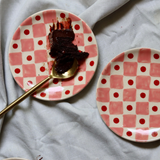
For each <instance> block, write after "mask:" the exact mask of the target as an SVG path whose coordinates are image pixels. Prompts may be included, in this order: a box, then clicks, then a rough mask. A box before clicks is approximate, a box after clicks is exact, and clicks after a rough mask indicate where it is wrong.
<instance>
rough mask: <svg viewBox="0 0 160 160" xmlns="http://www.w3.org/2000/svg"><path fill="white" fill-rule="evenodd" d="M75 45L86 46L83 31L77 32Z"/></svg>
mask: <svg viewBox="0 0 160 160" xmlns="http://www.w3.org/2000/svg"><path fill="white" fill-rule="evenodd" d="M73 44H74V45H77V46H84V35H83V33H75V39H74V41H73Z"/></svg>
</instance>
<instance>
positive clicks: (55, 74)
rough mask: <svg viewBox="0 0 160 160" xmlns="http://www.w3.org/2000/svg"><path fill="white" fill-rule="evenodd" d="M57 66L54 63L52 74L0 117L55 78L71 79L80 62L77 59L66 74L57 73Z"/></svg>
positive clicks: (13, 103) (5, 110) (14, 102)
mask: <svg viewBox="0 0 160 160" xmlns="http://www.w3.org/2000/svg"><path fill="white" fill-rule="evenodd" d="M55 64H56V61H54V63H53V66H52V71H51V74H50V75H49V76H48V77H47V78H46V79H44V80H42V81H41V82H39V83H38V84H36V85H35V86H33V87H32V88H31V89H30V90H28V91H27V92H26V93H24V94H23V95H22V96H20V97H19V98H18V99H16V100H15V101H13V102H12V103H11V104H10V105H8V106H7V107H6V108H4V109H3V110H2V111H1V112H0V117H1V116H2V115H4V114H5V113H7V112H8V111H9V110H10V109H12V108H13V107H14V106H16V105H17V104H19V103H20V102H22V101H23V100H24V99H26V98H27V97H28V96H29V95H31V94H33V93H34V92H35V91H36V90H37V89H38V88H39V87H41V86H42V85H43V84H45V83H46V82H47V81H49V80H50V79H54V78H56V79H68V78H71V77H73V76H74V75H75V74H76V71H77V69H78V61H77V60H76V59H74V62H73V65H72V67H71V68H70V69H69V70H68V71H66V72H64V73H61V74H60V73H57V72H56V70H55Z"/></svg>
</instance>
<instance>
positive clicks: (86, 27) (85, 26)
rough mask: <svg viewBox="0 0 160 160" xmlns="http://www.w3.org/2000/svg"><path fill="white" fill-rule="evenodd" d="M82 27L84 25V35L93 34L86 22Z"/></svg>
mask: <svg viewBox="0 0 160 160" xmlns="http://www.w3.org/2000/svg"><path fill="white" fill-rule="evenodd" d="M82 25H83V33H92V32H91V29H90V28H89V26H87V25H86V23H85V22H84V21H82Z"/></svg>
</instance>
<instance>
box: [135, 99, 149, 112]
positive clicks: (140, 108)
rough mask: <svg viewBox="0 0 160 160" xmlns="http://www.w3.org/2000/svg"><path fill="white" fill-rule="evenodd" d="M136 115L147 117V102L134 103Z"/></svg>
mask: <svg viewBox="0 0 160 160" xmlns="http://www.w3.org/2000/svg"><path fill="white" fill-rule="evenodd" d="M136 114H141V115H148V114H149V102H136Z"/></svg>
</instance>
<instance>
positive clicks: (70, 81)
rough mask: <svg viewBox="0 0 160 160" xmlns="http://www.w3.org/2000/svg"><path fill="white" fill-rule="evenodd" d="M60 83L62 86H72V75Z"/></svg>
mask: <svg viewBox="0 0 160 160" xmlns="http://www.w3.org/2000/svg"><path fill="white" fill-rule="evenodd" d="M61 85H62V86H73V85H74V77H71V78H68V79H64V80H62V82H61Z"/></svg>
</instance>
